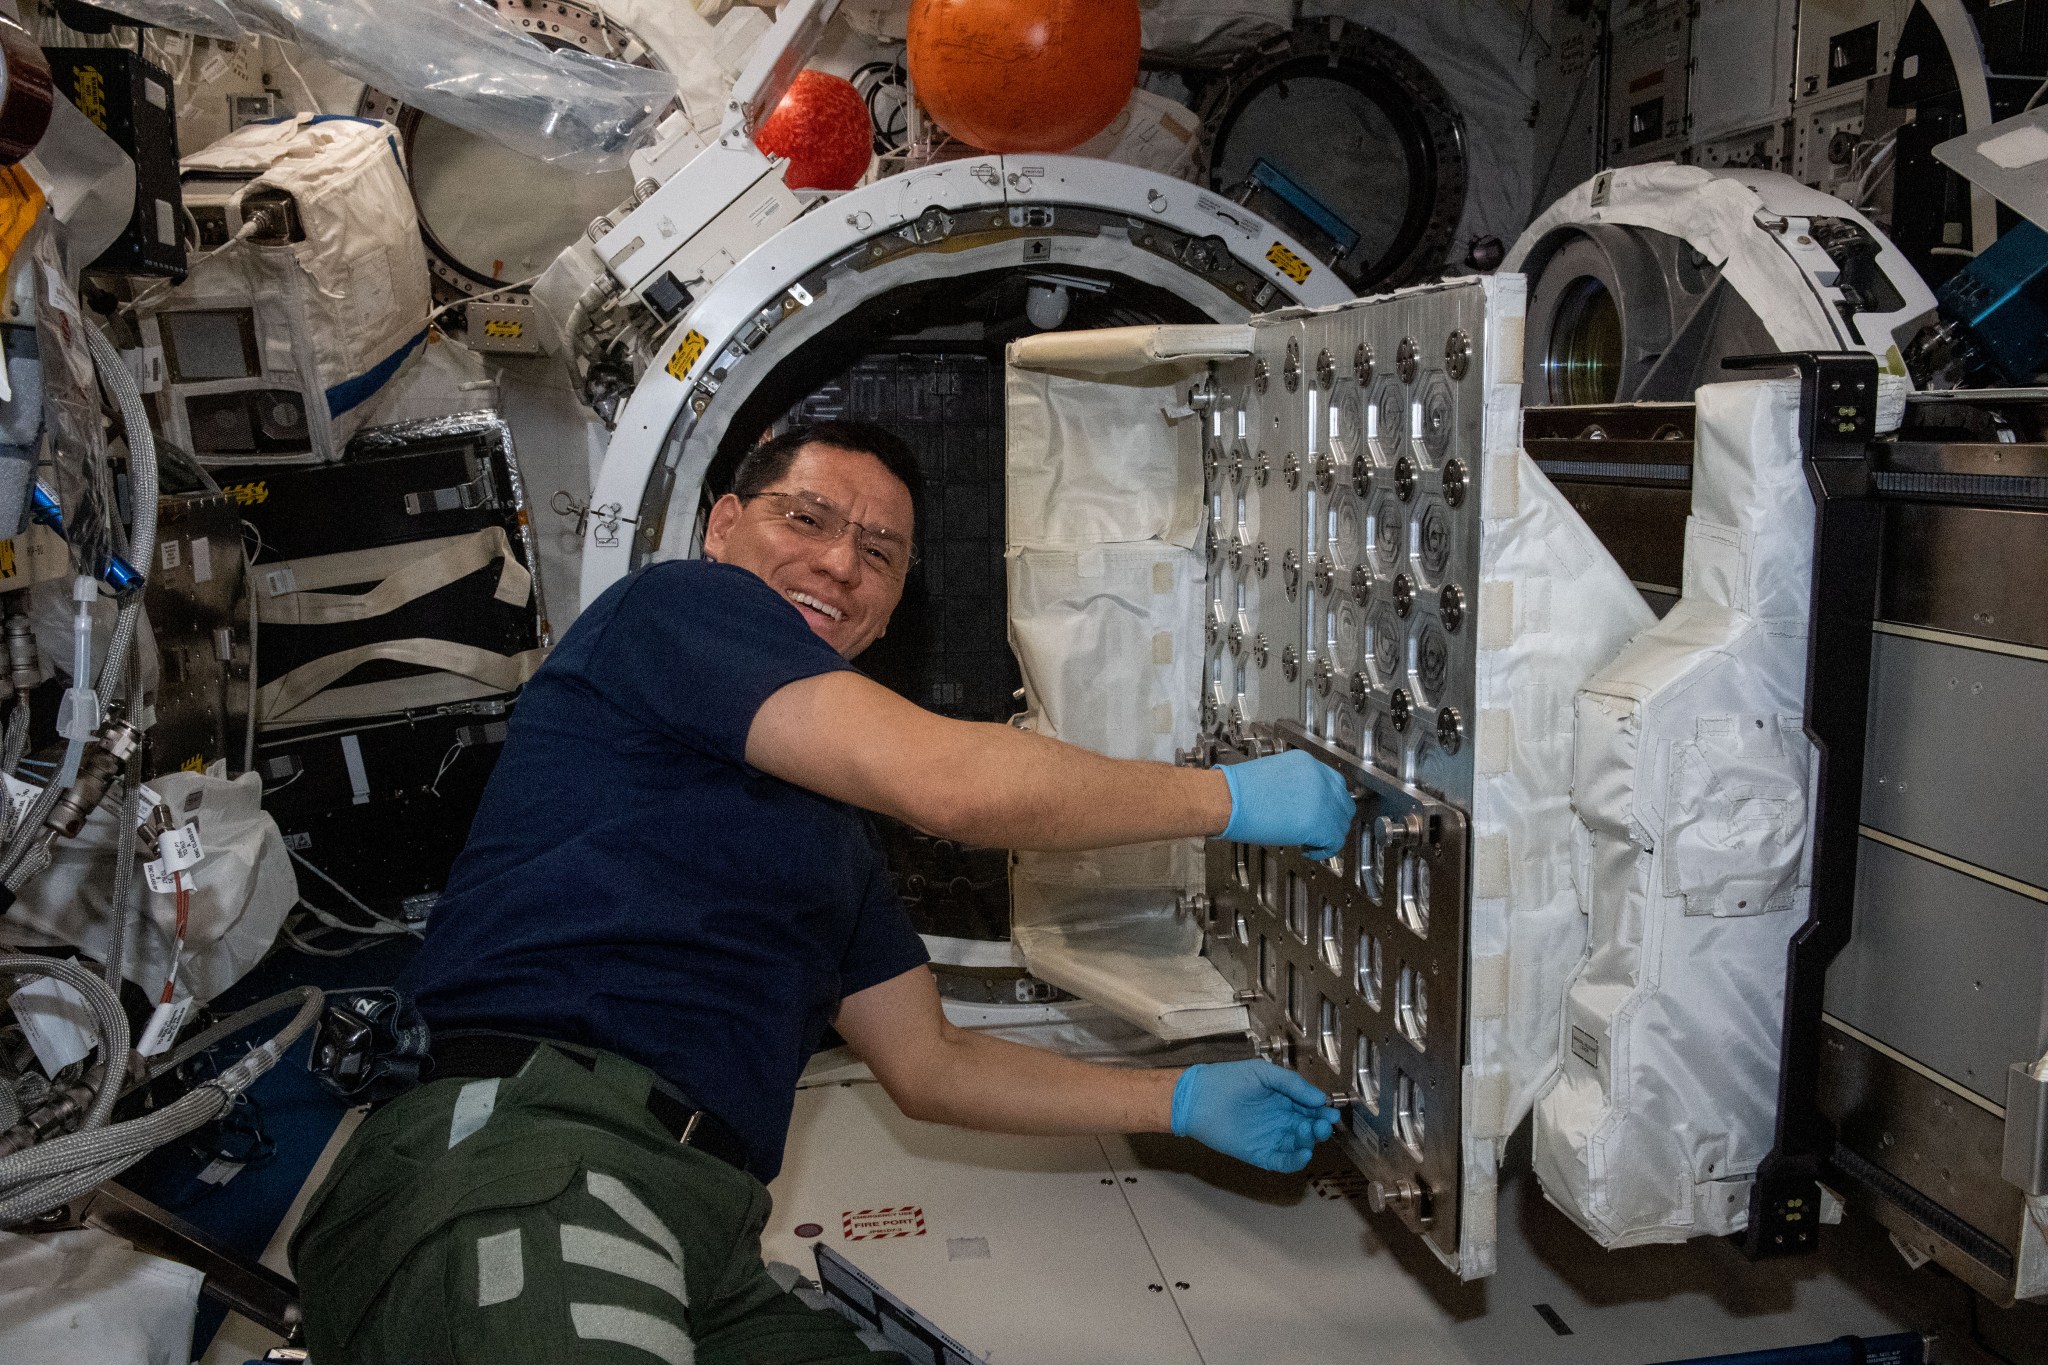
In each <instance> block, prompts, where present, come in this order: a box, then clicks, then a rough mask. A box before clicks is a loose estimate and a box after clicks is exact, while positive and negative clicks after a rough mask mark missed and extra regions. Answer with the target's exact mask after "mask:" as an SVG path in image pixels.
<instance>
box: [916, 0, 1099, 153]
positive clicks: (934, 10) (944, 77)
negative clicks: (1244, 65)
mask: <svg viewBox="0 0 2048 1365" xmlns="http://www.w3.org/2000/svg"><path fill="white" fill-rule="evenodd" d="M1138 47H1139V35H1138V0H913V3H912V5H911V7H910V32H909V66H910V81H911V84H912V86H913V87H915V89H916V90H917V97H918V99H920V100H921V101H923V103H924V107H925V108H926V109H927V110H929V111H930V112H931V116H932V117H933V118H934V119H936V120H938V123H939V126H940V127H942V128H944V129H945V130H946V131H947V132H949V133H951V134H952V135H953V136H954V137H957V138H959V139H960V140H961V141H962V142H965V143H969V144H971V145H972V146H975V147H979V148H981V149H982V150H983V151H989V152H1063V151H1066V150H1067V149H1068V148H1070V147H1076V146H1079V145H1080V144H1081V143H1083V142H1086V141H1087V140H1088V139H1089V138H1091V137H1094V136H1095V135H1096V134H1097V133H1099V132H1101V131H1102V130H1103V129H1104V128H1107V127H1108V126H1109V124H1110V121H1111V120H1112V119H1114V118H1115V117H1116V116H1117V112H1118V111H1119V110H1121V109H1122V108H1123V107H1124V104H1125V103H1126V102H1127V101H1128V100H1129V99H1130V97H1131V87H1132V86H1133V85H1135V84H1137V81H1138Z"/></svg>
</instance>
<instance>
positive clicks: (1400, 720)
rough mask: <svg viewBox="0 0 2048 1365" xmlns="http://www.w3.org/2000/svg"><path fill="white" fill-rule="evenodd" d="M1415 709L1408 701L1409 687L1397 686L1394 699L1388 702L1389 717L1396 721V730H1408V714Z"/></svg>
mask: <svg viewBox="0 0 2048 1365" xmlns="http://www.w3.org/2000/svg"><path fill="white" fill-rule="evenodd" d="M1413 709H1414V707H1413V706H1412V705H1411V704H1410V703H1409V701H1408V689H1407V688H1405V687H1397V688H1395V689H1394V699H1393V700H1392V701H1390V702H1388V703H1387V718H1388V719H1389V720H1391V721H1393V722H1394V728H1395V729H1396V730H1406V729H1407V728H1408V715H1409V713H1410V712H1411V711H1412V710H1413Z"/></svg>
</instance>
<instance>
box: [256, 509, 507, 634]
mask: <svg viewBox="0 0 2048 1365" xmlns="http://www.w3.org/2000/svg"><path fill="white" fill-rule="evenodd" d="M493 563H496V564H497V565H499V566H500V567H499V571H498V586H497V590H496V591H495V592H493V593H492V594H491V595H492V596H493V597H496V598H497V599H498V600H499V601H500V602H503V603H505V604H506V605H507V606H513V607H516V606H520V605H522V604H523V603H525V602H527V601H528V600H530V599H531V598H532V596H533V575H532V574H531V573H530V572H528V571H527V568H526V566H525V565H523V564H521V563H520V562H519V561H518V559H516V558H515V557H514V556H513V554H512V543H511V541H510V540H509V539H507V538H506V535H505V531H504V528H503V527H500V526H487V527H485V528H484V529H483V530H481V531H475V532H472V533H471V534H469V535H465V536H449V537H447V538H445V539H442V540H429V541H410V542H407V543H405V544H400V545H379V546H376V547H374V548H371V549H367V550H346V551H343V552H342V553H340V554H332V555H314V556H312V557H310V558H307V559H293V560H288V561H286V562H285V563H283V564H279V565H267V564H259V565H257V566H256V578H257V616H258V619H260V620H261V621H263V622H264V623H265V624H266V625H285V626H329V625H335V624H337V623H339V622H343V621H364V620H368V619H369V618H371V617H373V616H382V615H384V614H385V613H386V612H390V611H396V610H397V609H398V608H400V607H402V606H404V605H405V604H406V603H408V602H413V601H417V600H418V599H419V598H422V597H425V596H426V595H427V594H428V593H430V592H435V591H437V590H439V589H441V588H445V587H447V586H448V585H449V584H451V583H455V582H458V581H460V580H461V579H464V578H467V577H468V576H469V575H471V574H473V573H475V572H476V571H477V570H479V569H482V568H485V567H487V566H488V565H490V564H493ZM372 580H375V581H376V583H377V586H376V587H374V588H372V589H370V591H368V592H366V593H360V594H350V593H337V592H323V591H319V590H320V589H323V588H333V587H339V586H341V585H343V584H347V583H368V582H370V581H372ZM311 666H312V665H308V667H311Z"/></svg>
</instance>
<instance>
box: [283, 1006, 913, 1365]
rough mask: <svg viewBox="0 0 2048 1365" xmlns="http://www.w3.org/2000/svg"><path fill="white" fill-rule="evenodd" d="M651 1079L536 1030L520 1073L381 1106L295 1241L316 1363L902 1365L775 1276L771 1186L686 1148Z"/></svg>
mask: <svg viewBox="0 0 2048 1365" xmlns="http://www.w3.org/2000/svg"><path fill="white" fill-rule="evenodd" d="M650 1082H651V1078H650V1076H649V1073H648V1072H647V1071H646V1070H644V1069H643V1068H641V1067H638V1066H635V1065H633V1064H632V1063H630V1062H627V1061H624V1060H622V1059H620V1058H617V1057H612V1056H608V1055H600V1057H599V1058H598V1064H597V1068H596V1070H595V1071H589V1070H585V1069H584V1068H583V1067H581V1066H579V1065H577V1064H576V1063H575V1062H572V1061H570V1060H569V1059H568V1058H566V1057H564V1056H563V1055H562V1054H561V1053H559V1052H557V1051H555V1050H554V1049H552V1048H545V1047H543V1048H539V1049H537V1050H536V1051H535V1052H534V1055H533V1057H532V1059H531V1060H530V1061H529V1062H527V1064H526V1066H525V1068H524V1069H523V1070H522V1071H521V1072H520V1073H519V1074H518V1075H517V1076H512V1077H507V1078H505V1079H503V1080H461V1079H449V1080H443V1081H435V1082H433V1083H431V1084H428V1085H423V1086H421V1087H420V1088H419V1089H417V1090H414V1091H412V1092H411V1093H409V1094H406V1095H404V1096H401V1097H400V1098H399V1099H396V1100H394V1101H392V1102H391V1103H390V1104H388V1105H386V1106H384V1108H382V1109H380V1110H378V1111H377V1112H376V1113H375V1114H372V1115H371V1116H370V1117H369V1119H367V1120H366V1121H365V1122H364V1123H363V1126H362V1127H361V1128H359V1129H358V1130H357V1131H356V1134H355V1137H354V1138H353V1139H351V1140H350V1142H349V1144H348V1146H347V1147H346V1148H344V1149H343V1150H342V1152H341V1155H340V1157H339V1158H338V1159H337V1160H336V1162H335V1164H334V1170H333V1172H332V1173H331V1174H329V1176H328V1177H327V1179H326V1181H325V1182H323V1183H322V1185H321V1186H320V1188H319V1190H318V1191H316V1192H315V1193H314V1195H313V1198H312V1201H311V1202H310V1203H309V1204H308V1205H307V1207H306V1214H305V1218H304V1219H303V1221H302V1222H301V1223H300V1225H299V1229H298V1231H297V1233H296V1234H295V1235H294V1236H293V1238H292V1245H291V1258H292V1266H293V1269H294V1271H295V1272H296V1274H297V1277H298V1283H299V1292H300V1297H301V1300H302V1302H303V1304H304V1307H305V1314H306V1345H307V1346H308V1348H309V1351H310V1355H311V1357H312V1359H313V1360H314V1361H316V1362H317V1363H318V1365H526V1363H527V1362H531V1363H532V1365H563V1362H570V1361H577V1362H581V1361H592V1362H607V1363H610V1362H617V1365H654V1363H655V1362H666V1365H684V1362H696V1363H697V1365H742V1363H743V1362H744V1363H745V1365H795V1363H796V1362H821V1363H822V1362H839V1361H860V1362H869V1363H870V1365H872V1362H877V1361H900V1360H901V1357H899V1356H895V1355H881V1354H877V1353H874V1352H871V1351H869V1350H868V1349H867V1348H866V1347H865V1346H863V1345H862V1344H861V1343H860V1341H859V1339H858V1338H857V1337H856V1336H855V1335H854V1333H853V1329H852V1328H851V1327H849V1326H848V1325H847V1324H846V1323H845V1322H844V1321H843V1320H841V1319H840V1318H838V1317H836V1316H834V1315H833V1314H831V1313H827V1312H821V1311H818V1310H815V1309H812V1308H810V1307H807V1306H806V1305H805V1304H803V1303H802V1302H801V1301H799V1300H798V1299H797V1298H796V1297H795V1296H793V1295H791V1294H788V1293H785V1292H784V1291H783V1290H782V1289H781V1288H780V1287H779V1286H778V1285H777V1284H776V1283H775V1281H774V1280H773V1279H772V1278H770V1276H769V1274H768V1272H767V1268H766V1267H765V1266H764V1265H763V1264H762V1262H761V1229H762V1227H763V1226H764V1225H765V1224H766V1222H767V1219H768V1210H769V1200H768V1191H767V1190H766V1189H765V1188H763V1186H762V1185H761V1182H759V1181H758V1180H755V1179H754V1178H753V1177H752V1176H749V1175H746V1174H744V1173H743V1172H740V1171H738V1170H735V1169H734V1168H732V1167H731V1166H728V1165H726V1164H725V1163H724V1162H722V1161H720V1160H719V1159H718V1158H716V1157H713V1156H708V1155H706V1154H705V1153H703V1152H698V1151H695V1150H692V1149H691V1148H688V1147H683V1146H679V1145H678V1144H677V1143H676V1141H675V1140H674V1139H673V1138H671V1137H670V1136H669V1135H668V1133H667V1132H665V1131H664V1130H663V1129H662V1127H661V1125H660V1124H658V1123H656V1122H655V1120H654V1118H653V1116H652V1115H650V1114H649V1113H648V1112H647V1108H646V1100H647V1092H648V1087H649V1084H650Z"/></svg>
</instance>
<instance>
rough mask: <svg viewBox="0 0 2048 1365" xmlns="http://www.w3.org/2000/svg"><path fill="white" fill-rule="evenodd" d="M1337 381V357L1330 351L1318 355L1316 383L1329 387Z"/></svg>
mask: <svg viewBox="0 0 2048 1365" xmlns="http://www.w3.org/2000/svg"><path fill="white" fill-rule="evenodd" d="M1336 382H1337V359H1336V357H1335V356H1332V355H1331V354H1330V353H1329V352H1328V351H1323V352H1320V353H1318V354H1317V356H1316V383H1318V384H1320V385H1322V386H1323V387H1324V388H1326V389H1327V388H1329V387H1331V386H1332V385H1334V384H1335V383H1336Z"/></svg>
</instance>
